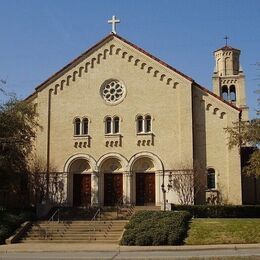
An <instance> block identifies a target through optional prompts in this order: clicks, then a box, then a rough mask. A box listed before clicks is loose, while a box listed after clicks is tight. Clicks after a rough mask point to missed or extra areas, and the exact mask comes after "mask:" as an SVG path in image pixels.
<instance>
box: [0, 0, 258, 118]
mask: <svg viewBox="0 0 260 260" xmlns="http://www.w3.org/2000/svg"><path fill="white" fill-rule="evenodd" d="M0 4H1V5H0V7H1V12H0V36H1V38H0V79H4V80H6V81H7V83H6V84H5V85H4V87H5V89H6V90H7V91H9V92H15V93H17V95H18V97H19V98H25V97H26V96H28V95H29V94H31V93H32V92H33V91H34V88H35V87H36V86H37V85H39V84H40V83H41V82H43V81H44V80H46V79H47V78H48V77H49V76H51V75H52V74H53V73H55V72H56V71H57V70H59V69H60V68H62V67H63V66H64V65H66V64H67V63H68V62H70V61H71V60H72V59H74V58H75V57H77V56H78V55H79V54H81V53H82V52H83V51H85V50H86V49H88V48H89V47H90V46H92V45H94V44H95V43H96V42H97V41H99V40H101V39H102V38H103V37H105V36H106V35H108V34H109V33H110V31H111V26H110V25H108V24H107V20H108V19H110V18H111V16H112V15H116V16H117V17H118V18H119V19H120V20H121V23H120V24H119V26H118V27H117V33H118V34H119V35H121V36H123V37H124V38H126V39H127V40H129V41H131V42H133V43H135V44H137V45H138V46H140V47H142V48H143V49H145V50H147V51H148V52H150V53H151V54H153V55H155V56H157V57H158V58H160V59H162V60H163V61H165V62H167V63H169V64H170V65H172V66H173V67H175V68H176V69H178V70H180V71H182V72H183V73H185V74H186V75H188V76H190V77H192V78H193V79H194V80H195V81H197V82H198V83H200V84H201V85H203V86H205V87H207V88H208V89H210V90H211V89H212V83H211V76H212V72H213V69H214V58H213V51H214V50H216V49H217V48H220V47H222V46H224V45H225V40H224V39H223V38H224V36H225V35H228V36H229V37H230V40H229V43H228V44H229V45H231V46H233V47H235V48H238V49H240V50H241V64H242V67H243V69H244V72H245V74H246V83H247V96H248V101H247V102H248V105H249V106H250V115H251V117H254V116H255V112H254V109H255V108H256V107H257V102H256V99H257V97H256V94H254V91H255V90H256V89H257V84H258V83H260V80H258V81H257V80H256V78H257V77H260V75H259V74H260V71H259V70H257V68H256V66H254V65H253V64H255V63H256V62H260V1H259V0H216V1H215V0H180V1H177V0H150V1H148V0H128V1H126V0H121V1H117V0H96V1H94V0H92V1H90V0H84V1H83V0H73V1H72V0H70V1H67V0H44V1H43V0H41V1H40V0H0ZM259 69H260V67H259ZM1 86H3V85H1Z"/></svg>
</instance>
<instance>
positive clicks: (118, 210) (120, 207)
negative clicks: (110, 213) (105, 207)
mask: <svg viewBox="0 0 260 260" xmlns="http://www.w3.org/2000/svg"><path fill="white" fill-rule="evenodd" d="M123 199H124V196H121V197H120V198H119V199H118V200H117V203H116V208H117V218H118V214H119V212H120V210H121V209H122V208H123V206H124V201H123Z"/></svg>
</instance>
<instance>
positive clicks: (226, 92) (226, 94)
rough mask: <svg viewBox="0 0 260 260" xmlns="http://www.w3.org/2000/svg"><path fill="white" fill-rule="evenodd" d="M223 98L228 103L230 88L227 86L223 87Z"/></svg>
mask: <svg viewBox="0 0 260 260" xmlns="http://www.w3.org/2000/svg"><path fill="white" fill-rule="evenodd" d="M221 94H222V98H223V99H224V100H226V101H228V87H227V86H226V85H224V86H222V91H221Z"/></svg>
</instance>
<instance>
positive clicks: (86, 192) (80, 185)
mask: <svg viewBox="0 0 260 260" xmlns="http://www.w3.org/2000/svg"><path fill="white" fill-rule="evenodd" d="M90 204H91V174H74V175H73V206H76V207H80V206H81V207H82V206H88V205H90Z"/></svg>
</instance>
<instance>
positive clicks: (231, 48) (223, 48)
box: [214, 45, 240, 52]
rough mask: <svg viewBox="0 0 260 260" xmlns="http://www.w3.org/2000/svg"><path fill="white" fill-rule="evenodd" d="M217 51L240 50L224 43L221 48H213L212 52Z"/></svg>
mask: <svg viewBox="0 0 260 260" xmlns="http://www.w3.org/2000/svg"><path fill="white" fill-rule="evenodd" d="M217 51H240V50H239V49H236V48H233V47H232V46H229V45H225V46H223V47H222V48H219V49H217V50H215V51H214V52H217Z"/></svg>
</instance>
